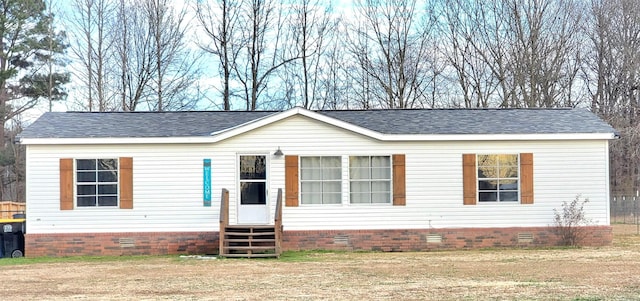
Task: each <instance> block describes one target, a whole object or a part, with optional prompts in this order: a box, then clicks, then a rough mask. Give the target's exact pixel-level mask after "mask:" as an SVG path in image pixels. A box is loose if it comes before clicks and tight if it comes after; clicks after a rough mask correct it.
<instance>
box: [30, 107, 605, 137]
mask: <svg viewBox="0 0 640 301" xmlns="http://www.w3.org/2000/svg"><path fill="white" fill-rule="evenodd" d="M277 113H278V112H270V111H253V112H243V111H215V112H212V111H209V112H202V111H201V112H101V113H95V112H66V113H62V112H53V113H45V114H44V115H42V116H41V117H40V118H39V119H38V120H36V121H35V122H34V123H33V124H32V125H31V126H29V127H28V128H27V129H25V130H24V131H23V132H22V134H21V135H20V137H22V138H84V137H194V136H208V135H210V134H211V133H212V132H217V131H221V130H225V129H229V128H232V127H235V126H239V125H242V124H244V123H247V122H250V121H253V120H257V119H260V118H263V117H266V116H269V115H272V114H277ZM317 113H319V114H322V115H325V116H329V117H332V118H335V119H338V120H341V121H344V122H348V123H351V124H354V125H357V126H360V127H363V128H367V129H369V130H373V131H376V132H380V133H383V134H425V135H429V134H435V135H437V134H555V133H563V134H570V133H615V130H614V129H613V128H612V127H610V126H609V125H608V124H607V123H605V122H604V121H602V120H600V119H599V118H598V117H597V116H595V115H594V114H592V113H591V112H589V111H587V110H586V109H468V110H467V109H424V110H420V109H412V110H344V111H317Z"/></svg>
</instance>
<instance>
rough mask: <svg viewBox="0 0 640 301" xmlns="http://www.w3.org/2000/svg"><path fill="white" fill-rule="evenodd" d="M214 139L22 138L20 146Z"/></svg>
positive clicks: (209, 140) (208, 140) (209, 139)
mask: <svg viewBox="0 0 640 301" xmlns="http://www.w3.org/2000/svg"><path fill="white" fill-rule="evenodd" d="M212 142H215V141H214V139H212V137H149V138H140V137H123V138H119V137H110V138H91V137H89V138H22V139H20V144H26V145H38V144H41V145H46V144H51V145H71V144H80V145H99V144H192V143H212Z"/></svg>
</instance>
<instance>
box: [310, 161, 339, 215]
mask: <svg viewBox="0 0 640 301" xmlns="http://www.w3.org/2000/svg"><path fill="white" fill-rule="evenodd" d="M341 202H342V158H341V157H339V156H323V157H320V156H307V157H300V203H301V204H305V205H309V204H314V205H315V204H340V203H341Z"/></svg>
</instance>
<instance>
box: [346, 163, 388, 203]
mask: <svg viewBox="0 0 640 301" xmlns="http://www.w3.org/2000/svg"><path fill="white" fill-rule="evenodd" d="M349 178H350V179H349V181H350V188H351V189H350V199H351V203H352V204H372V203H391V157H390V156H351V157H349Z"/></svg>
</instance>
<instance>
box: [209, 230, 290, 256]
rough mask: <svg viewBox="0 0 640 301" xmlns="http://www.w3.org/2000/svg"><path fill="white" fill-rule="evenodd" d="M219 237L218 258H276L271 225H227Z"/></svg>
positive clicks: (275, 244) (275, 246)
mask: <svg viewBox="0 0 640 301" xmlns="http://www.w3.org/2000/svg"><path fill="white" fill-rule="evenodd" d="M221 232H222V233H221V235H220V250H219V252H220V256H223V257H242V258H258V257H278V256H280V254H278V249H277V241H276V227H275V226H273V225H227V226H225V227H224V231H221Z"/></svg>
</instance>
